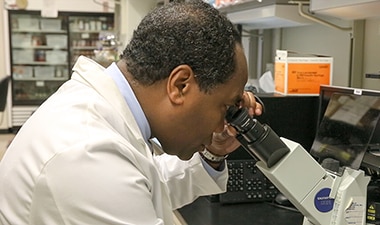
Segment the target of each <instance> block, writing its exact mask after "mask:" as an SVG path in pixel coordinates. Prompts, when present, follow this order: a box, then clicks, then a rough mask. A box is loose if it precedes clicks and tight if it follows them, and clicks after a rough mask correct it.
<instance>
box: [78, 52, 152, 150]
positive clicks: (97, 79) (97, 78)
mask: <svg viewBox="0 0 380 225" xmlns="http://www.w3.org/2000/svg"><path fill="white" fill-rule="evenodd" d="M71 79H72V80H76V81H79V82H82V83H86V84H87V85H89V86H91V87H92V88H93V89H94V90H96V91H97V92H98V93H99V94H100V95H101V96H103V97H104V98H105V99H106V101H107V102H109V103H110V104H111V105H112V106H113V109H114V110H115V112H116V113H118V114H119V115H120V116H121V117H122V118H123V121H124V123H125V127H126V128H127V129H129V130H130V133H131V134H132V135H133V136H134V138H135V139H137V140H138V141H139V142H140V143H141V144H143V145H144V149H145V151H146V152H145V153H144V154H145V155H147V156H148V155H150V156H151V155H152V152H151V150H150V147H149V145H148V144H147V143H146V142H145V140H144V138H143V135H142V134H141V131H140V129H139V127H138V125H137V123H136V121H135V120H134V119H130V118H134V117H133V114H132V112H131V110H130V109H129V108H128V105H127V103H126V102H125V100H124V98H123V96H122V94H121V93H120V91H119V89H118V87H117V86H116V84H115V83H114V81H113V80H112V78H111V77H110V76H108V75H107V74H106V73H105V68H104V67H102V66H101V65H99V64H98V63H96V62H95V61H93V60H91V59H89V58H87V57H84V56H80V57H79V58H78V60H77V62H76V63H75V65H74V67H73V75H72V77H71ZM127 124H128V125H127Z"/></svg>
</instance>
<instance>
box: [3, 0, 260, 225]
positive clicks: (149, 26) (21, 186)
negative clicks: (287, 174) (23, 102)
mask: <svg viewBox="0 0 380 225" xmlns="http://www.w3.org/2000/svg"><path fill="white" fill-rule="evenodd" d="M246 82H247V65H246V59H245V56H244V53H243V49H242V46H241V43H240V41H239V35H238V32H236V30H235V29H234V27H233V25H232V24H231V22H229V21H228V20H227V19H226V18H225V17H224V16H222V15H220V14H219V13H218V11H217V10H215V9H213V8H212V7H211V6H209V5H208V4H206V3H203V2H202V1H199V2H193V3H171V4H169V5H166V6H163V7H160V8H157V9H155V10H154V11H153V12H151V13H150V14H148V15H147V16H146V17H145V18H144V19H143V20H142V22H141V23H140V25H139V27H138V28H137V30H136V31H135V33H134V35H133V37H132V40H131V41H130V43H129V44H128V46H127V47H126V48H125V50H124V52H123V54H122V55H121V60H120V61H118V62H117V63H114V64H112V65H111V66H110V67H108V68H107V69H104V68H103V67H101V66H100V65H98V64H96V63H94V62H93V61H91V60H90V59H87V58H85V57H81V58H79V60H78V61H77V63H76V65H75V66H74V68H73V74H72V78H71V80H69V81H68V82H66V83H65V84H64V85H63V86H62V87H61V88H60V89H59V90H58V91H57V92H56V93H55V94H54V95H52V96H51V97H50V98H49V99H48V100H47V101H46V102H45V103H44V104H43V105H41V107H40V108H39V109H38V110H37V111H36V112H35V113H34V114H33V115H32V116H31V118H30V119H29V120H28V121H27V122H26V123H25V124H24V126H23V127H22V128H21V129H20V131H19V132H18V134H17V136H16V137H15V139H14V140H13V142H12V144H11V145H10V147H9V149H8V150H7V152H6V155H5V157H4V158H3V161H2V162H1V164H0V223H1V224H13V225H15V224H17V225H21V224H38V225H41V224H138V225H141V224H150V225H152V224H172V223H173V220H172V210H173V209H176V208H179V207H181V206H183V205H185V204H188V203H190V202H192V201H193V200H194V199H196V198H197V197H199V196H201V195H209V194H216V193H220V192H223V191H225V189H226V182H227V169H226V165H225V160H224V158H225V156H226V155H227V154H228V153H230V152H232V151H233V150H235V149H236V147H237V146H238V142H237V140H236V139H235V138H234V137H233V132H231V131H233V130H230V129H229V127H228V126H226V124H225V121H224V117H225V114H226V110H227V108H228V107H229V106H232V105H240V106H247V107H249V108H250V110H251V114H254V113H256V114H260V113H261V106H260V105H259V104H258V105H257V107H256V103H255V101H254V98H253V96H252V95H251V94H247V93H244V85H245V84H246ZM152 139H154V140H158V142H159V144H160V145H161V146H162V151H163V152H164V153H163V154H157V155H156V154H154V155H153V154H152V153H153V152H154V150H153V149H155V148H156V147H157V141H151V140H152Z"/></svg>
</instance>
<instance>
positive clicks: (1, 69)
mask: <svg viewBox="0 0 380 225" xmlns="http://www.w3.org/2000/svg"><path fill="white" fill-rule="evenodd" d="M4 12H5V11H4V4H3V3H0V49H2V51H1V54H0V79H2V78H3V77H5V76H7V75H10V69H9V67H8V65H7V61H9V54H8V52H9V51H8V46H7V44H8V36H6V35H7V34H8V33H7V32H4V31H5V30H6V29H7V19H6V15H5V14H4ZM8 93H10V90H8ZM10 100H11V96H10V94H8V102H7V105H6V109H5V111H4V112H0V130H7V129H8V128H9V127H10V126H11V125H10V124H9V121H10V117H11V114H10V111H11V107H10V106H11V101H10ZM1 118H3V119H1ZM1 120H2V122H1Z"/></svg>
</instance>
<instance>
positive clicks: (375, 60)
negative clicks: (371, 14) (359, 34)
mask: <svg viewBox="0 0 380 225" xmlns="http://www.w3.org/2000/svg"><path fill="white" fill-rule="evenodd" d="M363 61H364V63H363V74H362V77H363V88H367V89H374V90H380V79H373V78H365V75H364V74H365V73H376V74H380V19H379V18H378V19H367V20H366V22H365V34H364V59H363Z"/></svg>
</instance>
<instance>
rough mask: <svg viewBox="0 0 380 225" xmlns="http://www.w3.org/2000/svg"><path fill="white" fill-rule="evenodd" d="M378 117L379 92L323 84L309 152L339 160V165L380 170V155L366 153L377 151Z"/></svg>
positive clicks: (379, 105)
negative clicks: (316, 124)
mask: <svg viewBox="0 0 380 225" xmlns="http://www.w3.org/2000/svg"><path fill="white" fill-rule="evenodd" d="M379 117H380V92H379V91H374V90H367V89H355V88H348V87H339V86H325V85H322V86H321V88H320V96H319V113H318V131H317V135H316V137H315V140H314V142H313V145H312V149H311V154H312V155H314V156H316V157H317V158H319V160H320V161H321V160H323V159H324V158H334V159H338V160H339V161H340V163H341V166H349V167H352V168H355V169H357V168H359V167H360V166H363V165H364V166H366V167H371V169H376V170H379V167H380V158H376V156H374V155H373V154H369V152H370V151H372V150H373V151H376V150H377V151H378V146H379V140H380V128H379V127H380V125H379V124H380V122H379ZM374 157H375V158H374ZM363 158H364V160H363Z"/></svg>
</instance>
